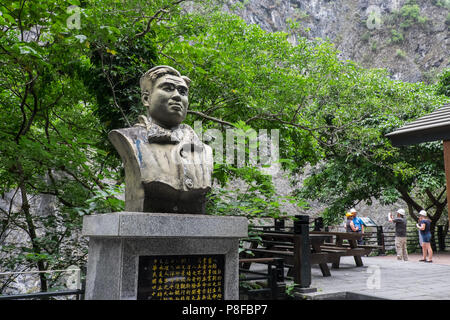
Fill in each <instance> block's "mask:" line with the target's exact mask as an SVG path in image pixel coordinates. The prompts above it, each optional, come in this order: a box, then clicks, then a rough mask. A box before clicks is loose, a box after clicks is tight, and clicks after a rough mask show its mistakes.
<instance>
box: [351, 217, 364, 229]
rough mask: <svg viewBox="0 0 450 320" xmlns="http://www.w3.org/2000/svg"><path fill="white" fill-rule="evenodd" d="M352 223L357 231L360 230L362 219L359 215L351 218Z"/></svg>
mask: <svg viewBox="0 0 450 320" xmlns="http://www.w3.org/2000/svg"><path fill="white" fill-rule="evenodd" d="M353 225H354V226H355V228H358V231H357V232H360V231H362V226H363V221H362V220H361V219H360V218H359V217H354V218H353Z"/></svg>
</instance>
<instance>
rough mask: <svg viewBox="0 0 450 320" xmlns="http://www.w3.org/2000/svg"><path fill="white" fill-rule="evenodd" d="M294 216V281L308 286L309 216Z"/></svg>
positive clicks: (309, 282)
mask: <svg viewBox="0 0 450 320" xmlns="http://www.w3.org/2000/svg"><path fill="white" fill-rule="evenodd" d="M295 217H296V218H297V220H296V221H294V241H295V246H294V248H297V250H296V251H295V252H294V265H295V268H296V272H295V276H294V282H295V283H296V284H298V285H299V286H300V288H308V287H309V286H310V285H311V260H310V256H311V245H310V242H309V217H308V216H305V215H299V216H295ZM299 271H300V272H299Z"/></svg>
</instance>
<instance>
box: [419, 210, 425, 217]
mask: <svg viewBox="0 0 450 320" xmlns="http://www.w3.org/2000/svg"><path fill="white" fill-rule="evenodd" d="M419 214H420V215H421V216H424V217H426V216H427V212H426V211H425V210H420V212H419Z"/></svg>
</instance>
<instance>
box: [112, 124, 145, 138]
mask: <svg viewBox="0 0 450 320" xmlns="http://www.w3.org/2000/svg"><path fill="white" fill-rule="evenodd" d="M146 133H147V129H146V128H145V127H143V126H140V125H136V126H134V127H130V128H121V129H114V130H111V131H110V132H109V134H108V137H109V138H110V139H111V138H112V137H113V138H115V137H117V138H122V139H123V138H126V139H131V140H136V139H141V138H143V137H145V135H146Z"/></svg>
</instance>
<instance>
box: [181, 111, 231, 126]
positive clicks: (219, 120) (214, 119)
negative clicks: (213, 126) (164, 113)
mask: <svg viewBox="0 0 450 320" xmlns="http://www.w3.org/2000/svg"><path fill="white" fill-rule="evenodd" d="M188 113H190V114H195V115H197V116H200V117H202V118H205V119H208V120H211V121H214V122H217V123H220V124H222V125H226V126H230V127H233V128H234V127H235V125H234V124H232V123H231V122H228V121H225V120H221V119H218V118H214V117H211V116H208V115H206V114H204V113H202V112H199V111H193V110H188Z"/></svg>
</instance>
